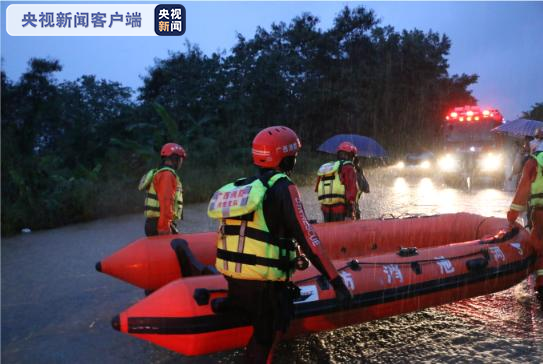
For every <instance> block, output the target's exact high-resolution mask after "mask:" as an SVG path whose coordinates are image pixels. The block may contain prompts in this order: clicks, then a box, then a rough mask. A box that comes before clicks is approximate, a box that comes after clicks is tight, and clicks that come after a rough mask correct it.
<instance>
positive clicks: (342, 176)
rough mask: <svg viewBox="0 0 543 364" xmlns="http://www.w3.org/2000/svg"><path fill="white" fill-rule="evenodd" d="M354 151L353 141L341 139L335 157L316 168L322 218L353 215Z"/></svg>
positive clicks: (356, 189) (354, 185)
mask: <svg viewBox="0 0 543 364" xmlns="http://www.w3.org/2000/svg"><path fill="white" fill-rule="evenodd" d="M357 153H358V149H357V148H356V147H355V146H354V145H353V144H352V143H349V142H343V143H341V144H340V145H339V146H338V148H337V160H336V161H334V162H329V163H325V164H323V165H322V166H321V167H320V168H319V171H318V173H317V175H318V176H317V184H316V186H315V192H317V195H318V199H319V202H320V204H321V210H322V214H323V217H324V221H325V222H330V221H343V220H345V219H346V218H349V219H354V218H355V212H356V210H357V209H356V207H355V204H356V203H357V201H358V199H357V197H358V190H359V187H358V183H357V173H356V169H355V166H354V164H353V161H354V158H355V157H356V154H357Z"/></svg>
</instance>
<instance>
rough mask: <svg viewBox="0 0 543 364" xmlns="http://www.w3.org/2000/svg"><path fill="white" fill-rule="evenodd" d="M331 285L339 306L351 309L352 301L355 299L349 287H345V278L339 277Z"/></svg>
mask: <svg viewBox="0 0 543 364" xmlns="http://www.w3.org/2000/svg"><path fill="white" fill-rule="evenodd" d="M330 283H331V284H332V287H334V291H335V292H336V300H337V301H338V305H339V306H340V307H341V308H347V307H349V306H350V304H351V300H352V299H353V294H352V293H351V291H349V289H348V288H347V286H345V283H344V282H343V278H341V276H337V277H336V278H334V279H332V280H331V281H330Z"/></svg>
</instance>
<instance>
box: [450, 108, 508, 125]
mask: <svg viewBox="0 0 543 364" xmlns="http://www.w3.org/2000/svg"><path fill="white" fill-rule="evenodd" d="M445 119H446V120H448V121H449V122H464V121H469V122H476V121H485V120H494V121H497V122H500V123H501V122H503V116H502V114H501V113H500V112H499V111H498V110H497V109H493V108H487V109H484V110H481V108H479V107H478V106H468V105H466V106H461V107H455V108H454V109H453V110H452V111H450V112H449V113H447V115H446V116H445Z"/></svg>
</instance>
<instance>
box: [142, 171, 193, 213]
mask: <svg viewBox="0 0 543 364" xmlns="http://www.w3.org/2000/svg"><path fill="white" fill-rule="evenodd" d="M162 171H170V172H172V173H173V174H174V176H175V179H176V181H177V187H176V189H175V199H174V204H173V216H174V219H175V220H178V219H181V218H182V217H183V185H182V184H181V180H180V179H179V177H178V176H177V173H175V170H174V169H173V168H170V167H161V168H155V169H151V170H150V171H149V172H147V173H146V174H145V175H143V177H141V180H140V183H139V186H138V189H139V190H140V191H143V190H147V194H146V195H145V211H144V214H145V217H160V203H159V202H158V197H157V194H156V191H155V186H154V184H153V180H154V178H155V175H156V174H157V173H159V172H162Z"/></svg>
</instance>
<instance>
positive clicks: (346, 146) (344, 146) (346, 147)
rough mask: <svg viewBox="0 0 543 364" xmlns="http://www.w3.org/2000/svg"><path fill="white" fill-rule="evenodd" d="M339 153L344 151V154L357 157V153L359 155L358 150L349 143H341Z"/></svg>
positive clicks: (338, 148)
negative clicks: (351, 154)
mask: <svg viewBox="0 0 543 364" xmlns="http://www.w3.org/2000/svg"><path fill="white" fill-rule="evenodd" d="M337 151H338V152H339V151H343V152H347V153H353V154H354V155H356V153H358V149H357V148H356V147H355V146H354V145H353V144H352V143H349V142H343V143H341V144H340V145H339V146H338V147H337Z"/></svg>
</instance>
